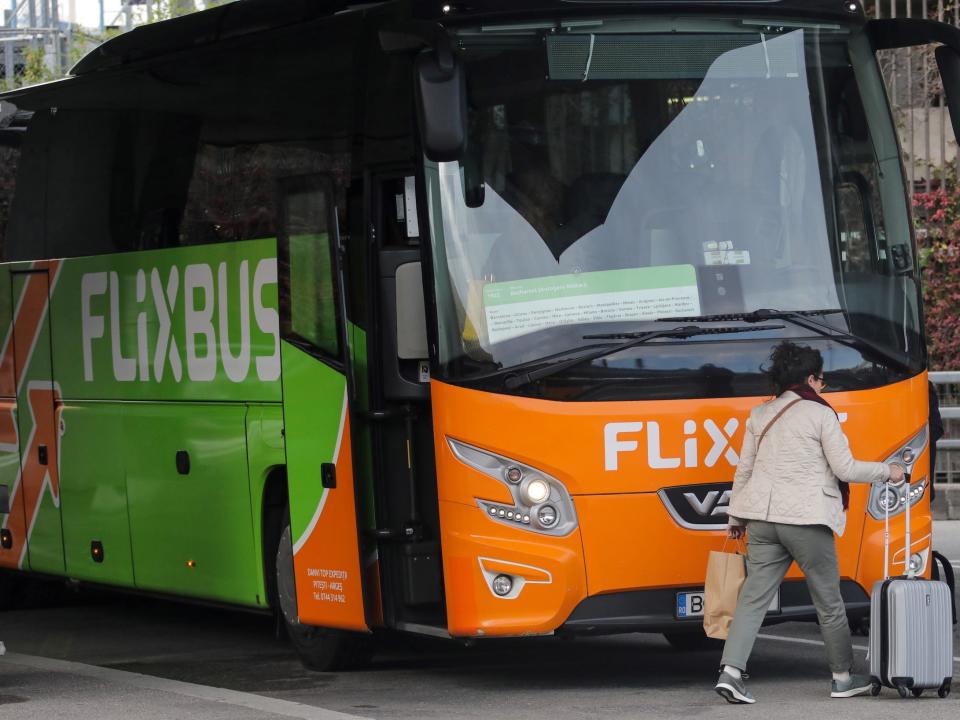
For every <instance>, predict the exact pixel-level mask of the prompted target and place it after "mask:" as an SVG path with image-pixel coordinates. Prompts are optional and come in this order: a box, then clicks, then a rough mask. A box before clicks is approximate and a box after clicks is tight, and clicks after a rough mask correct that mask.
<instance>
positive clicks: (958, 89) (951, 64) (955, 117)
mask: <svg viewBox="0 0 960 720" xmlns="http://www.w3.org/2000/svg"><path fill="white" fill-rule="evenodd" d="M934 55H935V56H936V58H937V67H938V68H940V79H941V80H943V94H944V97H945V99H946V101H947V108H949V110H950V123H951V124H952V125H953V136H954V137H955V138H960V53H958V52H957V51H956V50H954V49H953V48H951V47H947V46H946V45H941V46H940V47H938V48H937V49H936V51H935V52H934Z"/></svg>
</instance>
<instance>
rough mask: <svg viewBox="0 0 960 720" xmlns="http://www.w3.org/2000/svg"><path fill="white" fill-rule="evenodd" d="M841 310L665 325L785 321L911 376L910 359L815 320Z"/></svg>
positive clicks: (756, 314) (763, 311) (708, 317)
mask: <svg viewBox="0 0 960 720" xmlns="http://www.w3.org/2000/svg"><path fill="white" fill-rule="evenodd" d="M841 312H843V311H842V310H770V309H766V308H764V309H761V310H754V311H753V312H748V313H734V314H728V315H704V316H701V317H695V318H694V317H689V318H684V317H679V318H664V322H730V321H733V320H741V321H743V322H748V323H756V322H766V321H768V320H786V321H787V322H791V323H793V324H794V325H797V326H798V327H802V328H805V329H807V330H810V331H812V332H815V333H816V334H817V335H821V336H823V337H825V338H829V339H831V340H834V341H835V342H838V343H840V344H841V345H846V346H847V347H852V348H853V349H854V350H858V351H860V352H862V353H864V354H869V355H872V356H873V358H874V359H875V360H879V361H881V362H882V363H883V364H884V365H887V366H888V367H890V366H892V367H894V368H897V369H900V370H903V371H905V372H912V371H913V368H912V367H911V365H910V360H909V358H908V357H907V356H905V355H904V356H900V355H897V354H896V353H893V352H891V351H890V350H888V349H887V348H884V347H882V346H880V345H877V344H876V343H874V342H873V341H872V340H867V339H866V338H862V337H859V336H858V335H854V334H853V333H849V332H847V331H846V330H841V329H839V328H835V327H833V326H832V325H827V324H826V323H823V322H820V321H819V320H814V319H813V316H817V315H832V314H834V313H841Z"/></svg>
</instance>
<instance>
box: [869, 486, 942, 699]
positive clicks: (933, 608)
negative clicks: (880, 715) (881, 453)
mask: <svg viewBox="0 0 960 720" xmlns="http://www.w3.org/2000/svg"><path fill="white" fill-rule="evenodd" d="M907 482H908V484H907V488H908V493H909V487H910V486H909V481H907ZM887 487H888V488H890V487H891V486H890V485H889V484H888V485H887ZM894 492H896V491H894ZM905 504H906V524H907V532H906V534H907V538H906V549H905V551H904V568H905V572H906V575H904V576H903V577H897V578H891V577H890V572H889V559H890V512H889V508H888V509H887V513H886V518H885V532H884V541H883V542H884V548H883V576H884V579H883V580H880V581H879V582H877V584H876V585H874V586H873V593H872V594H871V597H870V677H871V680H872V681H873V694H874V695H878V694H880V688H881V686H886V687H891V688H895V689H896V690H897V691H898V692H899V693H900V697H907V695H908V694H909V693H913V695H914V696H917V697H919V696H920V695H921V694H922V693H923V691H924V690H928V689H935V690H937V692H938V694H939V695H940V697H946V696H947V695H949V694H950V684H951V682H952V680H953V612H952V611H953V597H952V595H951V594H950V588H949V587H948V586H947V584H946V583H943V582H939V581H935V580H924V579H922V578H918V577H915V576H914V575H913V574H912V572H911V571H910V569H909V568H910V497H909V495H908V497H907V502H906V503H905Z"/></svg>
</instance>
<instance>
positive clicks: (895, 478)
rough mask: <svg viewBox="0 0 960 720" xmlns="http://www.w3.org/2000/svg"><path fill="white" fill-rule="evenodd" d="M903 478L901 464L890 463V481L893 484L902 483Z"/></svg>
mask: <svg viewBox="0 0 960 720" xmlns="http://www.w3.org/2000/svg"><path fill="white" fill-rule="evenodd" d="M903 479H904V473H903V466H902V465H897V464H896V463H891V465H890V482H891V483H893V484H894V485H902V484H903Z"/></svg>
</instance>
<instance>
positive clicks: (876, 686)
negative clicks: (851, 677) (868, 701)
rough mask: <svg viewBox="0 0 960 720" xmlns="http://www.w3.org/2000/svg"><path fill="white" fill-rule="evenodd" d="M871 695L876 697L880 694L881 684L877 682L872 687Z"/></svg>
mask: <svg viewBox="0 0 960 720" xmlns="http://www.w3.org/2000/svg"><path fill="white" fill-rule="evenodd" d="M870 694H871V695H873V696H874V697H876V696H877V695H879V694H880V683H878V682H875V683H871V685H870Z"/></svg>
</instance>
